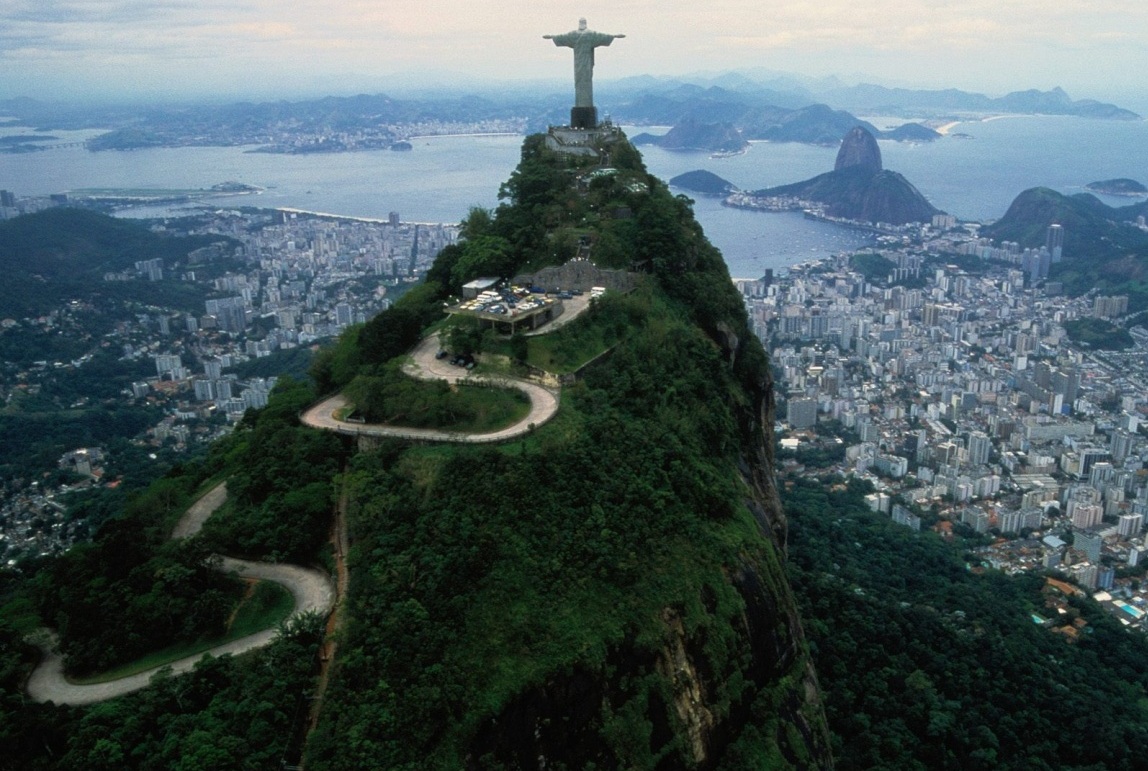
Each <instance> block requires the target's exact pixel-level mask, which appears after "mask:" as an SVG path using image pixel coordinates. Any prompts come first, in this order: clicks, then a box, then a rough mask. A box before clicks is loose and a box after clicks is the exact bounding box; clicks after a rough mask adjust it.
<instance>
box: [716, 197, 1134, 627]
mask: <svg viewBox="0 0 1148 771" xmlns="http://www.w3.org/2000/svg"><path fill="white" fill-rule="evenodd" d="M1062 237H1063V234H1062V233H1061V232H1059V226H1054V228H1053V229H1051V232H1050V233H1049V236H1048V246H1047V247H1045V248H1042V249H1039V250H1027V251H1021V250H1020V249H1018V248H1017V247H1016V246H1015V245H1010V244H1002V245H999V246H997V245H993V244H992V243H991V242H988V241H987V240H985V239H980V238H978V237H977V235H976V228H975V227H968V228H962V227H956V223H955V222H954V221H952V219H951V218H947V217H938V218H935V220H934V223H933V226H932V227H924V228H919V229H918V232H917V233H915V234H914V235H913V236H912V237H910V236H909V235H904V236H901V237H899V238H893V237H883V238H882V239H881V241H882V244H881V246H880V248H877V249H874V250H872V251H870V252H867V253H865V254H862V255H847V254H841V255H838V256H837V257H836V258H835V259H833V260H824V261H818V262H813V263H809V264H805V265H801V266H796V267H794V268H792V269H790V270H789V272H788V275H786V276H784V277H773V276H767V277H765V278H764V279H761V280H740V279H739V280H737V284H738V286H739V287H740V289H741V290H742V292H743V294H744V295H745V297H746V302H747V304H748V306H749V309H750V314H751V318H752V321H753V324H754V326H755V330H756V332H757V334H758V335H759V336H761V337H762V339H763V340H765V341H767V342H768V343H770V346H769V347H770V349H771V352H772V363H773V366H774V369H775V372H776V374H777V383H776V387H777V390H778V396H779V398H780V399H781V400H782V403H783V405H784V406H783V408H782V409H780V410H779V420H783V422H781V423H780V424H779V425H778V435H779V437H780V444H781V450H782V455H781V457H782V458H783V459H787V460H785V465H788V466H789V467H791V468H794V467H800V465H801V464H802V463H803V461H804V462H808V461H810V460H812V461H814V465H817V463H816V462H817V461H819V460H820V461H822V462H829V463H831V464H832V468H833V469H835V470H837V471H839V472H840V473H841V474H843V475H846V476H857V477H861V478H864V479H867V480H869V481H870V482H872V483H873V484H874V486H875V487H876V489H877V491H876V492H874V493H873V494H871V495H870V496H869V498H868V501H869V503H870V506H871V508H872V509H873V510H874V511H879V512H883V513H885V514H888V515H889V516H890V517H892V519H893V520H894V521H896V522H898V523H900V524H903V525H905V526H907V527H910V528H913V529H917V530H919V529H922V528H926V527H928V528H933V529H935V530H937V531H938V532H940V533H942V534H943V535H948V536H951V535H952V534H953V532H954V531H958V532H963V533H964V534H965V535H971V536H977V535H979V536H981V537H982V540H983V541H984V545H983V546H982V547H980V548H978V549H977V550H976V553H977V555H978V557H979V558H980V559H981V560H982V562H983V564H984V565H985V566H991V567H993V568H996V569H1000V570H1003V571H1005V572H1008V573H1014V572H1018V571H1028V570H1045V569H1052V570H1059V571H1061V572H1063V573H1064V574H1066V575H1068V576H1071V577H1072V578H1073V579H1075V581H1076V582H1077V583H1078V584H1079V586H1080V587H1083V589H1085V590H1088V591H1090V592H1094V591H1095V592H1098V593H1097V594H1096V598H1097V599H1098V600H1101V601H1103V602H1104V603H1106V604H1107V605H1108V606H1110V607H1111V608H1112V609H1113V610H1114V611H1118V616H1119V618H1120V620H1121V621H1122V622H1123V623H1124V624H1126V625H1134V626H1137V627H1139V628H1144V625H1143V620H1144V617H1145V615H1146V611H1148V596H1146V594H1145V591H1144V589H1146V588H1148V587H1144V586H1142V585H1141V581H1140V577H1141V576H1142V575H1143V572H1144V568H1143V566H1142V559H1143V556H1144V553H1145V541H1144V539H1143V532H1142V531H1143V526H1144V519H1145V514H1146V513H1148V509H1146V504H1145V499H1146V496H1148V470H1145V468H1144V454H1145V452H1146V451H1148V441H1146V440H1145V437H1144V434H1143V431H1142V430H1141V425H1142V420H1143V419H1144V415H1145V411H1146V410H1148V403H1146V402H1145V394H1146V393H1148V387H1146V386H1148V382H1146V379H1145V374H1146V372H1148V370H1146V369H1145V367H1146V365H1148V332H1145V330H1144V329H1142V328H1139V327H1135V326H1134V327H1132V330H1131V335H1132V338H1133V340H1134V345H1133V347H1131V348H1129V349H1127V350H1120V351H1117V350H1095V349H1091V348H1090V347H1089V346H1087V345H1082V344H1078V343H1074V342H1073V341H1072V339H1071V338H1070V337H1069V335H1068V334H1067V332H1066V329H1065V324H1066V323H1070V322H1073V321H1075V320H1080V319H1088V318H1097V319H1105V320H1108V319H1113V318H1118V317H1121V316H1126V315H1127V312H1128V308H1127V305H1128V298H1127V297H1124V296H1115V297H1110V296H1100V295H1097V294H1096V293H1090V294H1088V295H1085V296H1083V297H1076V298H1070V297H1066V296H1064V295H1063V294H1061V290H1060V287H1059V286H1058V285H1057V283H1056V282H1049V281H1046V280H1045V277H1046V276H1047V273H1048V267H1049V265H1050V263H1052V262H1055V261H1057V260H1058V259H1059V258H1060V256H1061V255H1060V250H1061V248H1062V247H1061V246H1060V243H1061V241H1062ZM874 255H876V256H877V257H874ZM875 262H880V263H882V264H883V265H884V267H885V268H887V273H882V272H881V270H877V271H876V272H874V270H873V269H872V266H873V265H874V263H875ZM858 265H866V266H869V268H870V269H869V270H868V271H866V272H867V273H868V276H867V275H865V274H863V273H862V272H861V271H860V270H858ZM782 468H784V466H783V467H782ZM1063 586H1066V587H1067V586H1068V585H1067V584H1064V585H1063ZM1058 607H1059V610H1060V612H1061V613H1064V607H1063V603H1060V604H1059V605H1058ZM1053 615H1055V613H1054V614H1053ZM1034 620H1036V621H1038V622H1039V623H1049V624H1051V623H1052V622H1050V621H1049V619H1046V618H1043V617H1034ZM1058 625H1059V624H1058ZM1062 631H1064V632H1065V633H1066V634H1069V635H1070V636H1072V635H1075V634H1076V633H1077V632H1076V627H1073V626H1071V625H1069V626H1067V627H1065V628H1064V629H1063V630H1062Z"/></svg>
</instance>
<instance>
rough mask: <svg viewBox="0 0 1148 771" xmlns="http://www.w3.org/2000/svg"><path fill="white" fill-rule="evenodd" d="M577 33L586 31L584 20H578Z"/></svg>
mask: <svg viewBox="0 0 1148 771" xmlns="http://www.w3.org/2000/svg"><path fill="white" fill-rule="evenodd" d="M578 31H579V32H585V31H586V20H585V19H579V20H578Z"/></svg>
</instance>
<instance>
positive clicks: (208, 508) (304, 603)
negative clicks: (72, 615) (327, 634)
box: [27, 482, 335, 705]
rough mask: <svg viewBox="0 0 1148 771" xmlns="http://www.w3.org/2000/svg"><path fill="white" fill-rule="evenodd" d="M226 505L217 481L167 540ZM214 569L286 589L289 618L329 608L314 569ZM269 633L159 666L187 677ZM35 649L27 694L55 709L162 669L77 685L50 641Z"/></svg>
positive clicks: (239, 565)
mask: <svg viewBox="0 0 1148 771" xmlns="http://www.w3.org/2000/svg"><path fill="white" fill-rule="evenodd" d="M226 500H227V483H226V482H223V483H220V484H218V485H216V486H215V487H213V488H212V489H211V490H209V491H208V492H207V493H205V494H204V495H203V496H202V497H201V498H200V499H199V500H198V501H196V502H195V503H194V504H192V505H191V507H190V508H188V510H187V513H185V514H184V515H183V517H181V518H180V520H179V523H178V524H177V525H176V526H175V529H174V530H173V531H172V538H189V537H191V536H193V535H195V534H196V533H198V532H199V531H200V529H201V528H202V527H203V523H204V522H206V521H207V518H208V517H210V516H211V514H212V513H214V512H215V510H216V509H218V508H219V507H220V506H222V505H223V503H224V501H226ZM219 569H220V570H223V571H225V572H235V573H238V574H239V576H240V577H241V578H255V579H260V580H265V581H274V582H275V583H277V584H280V585H282V586H284V587H286V588H287V590H288V591H290V592H291V596H292V597H294V598H295V610H294V611H292V615H293V616H294V615H297V614H300V613H307V612H310V611H315V612H318V613H320V614H326V613H328V612H330V610H331V608H333V607H334V605H335V587H334V585H333V584H332V583H331V578H330V577H329V576H328V575H327V574H326V573H323V572H321V571H318V570H314V569H311V568H305V567H301V566H299V565H288V564H272V563H267V562H251V561H249V560H240V559H234V558H232V557H224V558H223V559H222V562H221V563H220V565H219ZM275 632H276V630H275V629H265V630H263V631H262V632H256V633H255V634H251V635H248V636H246V637H241V638H239V639H238V640H232V641H231V642H229V643H224V644H223V645H217V646H216V647H214V648H211V649H210V650H208V651H205V652H203V653H197V654H195V655H193V656H187V657H185V658H182V659H179V660H177V661H173V662H171V663H170V664H166V665H164V666H166V667H170V668H171V671H172V673H173V674H181V673H183V672H188V671H190V670H191V669H192V667H194V666H195V665H196V664H197V663H198V662H199V661H200V660H201V659H202V658H203V657H204V656H206V655H208V654H210V655H212V656H222V655H224V654H231V655H238V654H240V653H246V652H247V651H250V650H253V649H255V648H259V647H262V646H264V645H267V644H268V643H270V642H271V641H272V640H273V639H275ZM41 649H42V650H43V653H44V658H43V659H42V660H41V661H40V664H39V666H37V667H36V669H35V670H33V672H32V675H31V677H29V679H28V684H27V691H28V695H29V696H31V697H32V699H33V700H35V701H53V702H55V703H57V704H71V705H82V704H94V703H95V702H99V701H104V700H106V699H111V698H115V697H116V696H122V695H124V694H126V693H131V692H132V691H138V690H139V689H141V688H144V687H146V686H147V685H148V683H150V682H151V678H152V677H153V676H154V675H155V674H156V673H157V672H159V671H160V669H163V668H164V667H153V668H151V669H148V670H145V671H143V672H139V673H137V674H134V675H129V676H127V677H121V678H119V679H116V680H109V681H108V682H106V683H92V684H90V685H80V684H77V683H70V682H68V680H67V678H65V677H64V660H63V657H62V656H60V654H59V652H58V651H57V650H56V648H55V645H54V640H53V639H52V638H51V637H50V636H48V639H46V640H45V641H44V642H43V643H42V644H41Z"/></svg>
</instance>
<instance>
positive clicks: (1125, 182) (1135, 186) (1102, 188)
mask: <svg viewBox="0 0 1148 771" xmlns="http://www.w3.org/2000/svg"><path fill="white" fill-rule="evenodd" d="M1084 189H1085V190H1089V191H1091V192H1093V193H1100V194H1102V195H1126V196H1129V197H1130V198H1136V197H1140V196H1145V195H1148V187H1144V185H1142V184H1141V183H1139V182H1137V181H1136V180H1134V179H1128V178H1127V177H1119V178H1117V179H1106V180H1103V181H1101V182H1089V183H1088V184H1087V185H1085V186H1084Z"/></svg>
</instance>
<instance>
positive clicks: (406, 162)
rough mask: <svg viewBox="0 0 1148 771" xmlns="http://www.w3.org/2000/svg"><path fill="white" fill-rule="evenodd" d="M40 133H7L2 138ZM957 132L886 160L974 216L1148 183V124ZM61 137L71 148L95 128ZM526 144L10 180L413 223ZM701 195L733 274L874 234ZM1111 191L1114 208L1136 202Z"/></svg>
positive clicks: (759, 173)
mask: <svg viewBox="0 0 1148 771" xmlns="http://www.w3.org/2000/svg"><path fill="white" fill-rule="evenodd" d="M878 125H881V124H880V122H878ZM641 130H648V129H641ZM628 131H629V133H631V134H632V133H635V132H636V131H638V130H637V129H629V130H628ZM27 132H28V130H27V129H20V128H11V127H7V128H4V129H0V135H2V134H17V133H27ZM952 132H953V134H965V135H967V136H966V137H960V136H955V135H953V134H950V135H949V136H947V137H945V138H943V139H940V140H938V141H936V142H932V143H921V144H912V143H896V142H885V141H883V142H881V143H880V145H881V152H882V154H883V156H884V161H885V167H886V168H889V169H893V170H894V171H898V172H901V173H902V174H904V175H905V176H906V177H907V178H908V179H909V180H910V181H911V182H913V183H914V184H915V185H916V186H917V187H918V188H919V189H920V190H921V192H922V193H923V194H924V195H925V196H926V197H927V198H928V199H929V200H930V201H931V202H932V203H933V205H934V206H937V207H938V208H940V209H943V210H945V211H947V212H949V213H951V214H954V215H956V216H957V217H959V218H962V219H970V220H980V221H987V220H991V219H996V218H999V217H1001V216H1002V215H1003V214H1004V213H1005V211H1006V210H1007V208H1008V205H1009V204H1010V203H1011V202H1012V200H1013V198H1015V197H1016V195H1017V194H1018V193H1019V192H1021V191H1022V190H1024V189H1026V188H1029V187H1034V186H1038V185H1043V186H1046V187H1051V188H1053V189H1056V190H1059V191H1061V192H1064V193H1077V192H1081V191H1082V190H1083V188H1084V185H1086V184H1087V183H1089V182H1092V181H1096V180H1100V179H1108V178H1112V177H1131V178H1132V179H1137V180H1140V181H1141V182H1145V183H1148V122H1145V121H1130V122H1125V121H1100V120H1089V119H1084V118H1071V117H1007V118H1001V119H995V120H989V121H985V122H968V123H962V124H959V125H958V126H956V127H954V128H953V129H952ZM52 133H53V135H54V136H58V137H60V142H61V143H64V144H67V143H72V142H76V141H80V140H82V139H84V138H86V137H88V136H91V135H92V133H93V132H52ZM521 141H522V140H521V137H513V136H488V137H474V136H467V137H433V138H423V139H418V140H416V141H415V143H414V145H415V146H414V149H413V150H412V151H411V152H392V151H389V150H380V151H372V152H362V153H344V154H335V155H271V154H264V153H250V152H246V150H248V149H249V148H233V147H227V148H218V147H183V148H162V149H150V150H136V151H130V152H103V153H90V152H87V151H86V150H84V149H82V148H80V147H63V148H61V149H57V150H49V151H45V152H36V153H27V154H19V155H0V188H4V189H7V190H12V191H14V192H16V193H17V194H18V195H46V194H49V193H57V192H66V191H68V190H75V189H81V188H92V187H100V188H152V189H165V188H168V189H170V188H208V187H210V186H211V185H214V184H216V183H219V182H224V181H229V180H235V181H238V182H244V183H247V184H251V185H258V186H260V187H262V188H265V192H264V193H262V194H261V195H258V196H244V197H239V198H221V199H217V200H215V201H213V203H217V204H218V205H220V206H229V205H231V206H234V205H240V204H243V205H257V206H266V207H276V206H283V207H293V208H299V209H309V210H315V211H324V212H330V213H334V214H343V215H349V216H360V217H380V218H381V217H386V216H387V214H388V213H389V212H391V211H397V212H399V213H400V215H401V216H402V218H403V219H404V220H409V221H416V222H457V221H459V220H461V219H462V218H463V217H464V216H465V215H466V212H467V211H468V209H469V208H470V207H471V206H484V207H492V206H496V205H497V204H498V197H497V194H498V186H499V185H500V184H501V183H502V182H503V181H505V180H506V178H507V177H508V176H509V175H510V172H511V171H512V170H513V169H514V167H515V165H516V164H517V163H518V157H519V148H520V146H521ZM642 153H643V156H644V157H645V160H646V164H647V166H648V167H649V169H650V171H651V172H653V173H654V174H657V175H658V176H660V177H662V178H663V179H669V178H671V177H673V176H675V175H677V174H680V173H682V172H685V171H690V170H692V169H707V170H709V171H712V172H714V173H715V174H718V175H720V176H722V177H724V178H726V179H728V180H729V181H731V182H732V183H734V184H735V185H737V186H738V187H741V188H743V189H756V188H762V187H769V186H772V185H780V184H785V183H789V182H796V181H798V180H801V179H806V178H808V177H811V176H813V175H815V174H819V173H821V172H823V171H828V170H829V169H831V168H833V162H834V159H835V157H836V149H835V148H826V147H811V146H807V145H799V144H784V143H783V144H773V143H760V142H759V143H754V144H752V145H751V147H750V149H749V150H748V152H746V153H744V154H742V155H738V156H734V157H730V158H712V157H710V156H709V155H708V154H706V153H681V152H671V151H667V150H662V149H660V148H656V147H643V148H642ZM691 197H694V198H695V201H696V202H695V207H694V208H695V212H696V214H697V217H698V220H699V221H700V222H701V224H702V226H703V227H704V228H705V230H706V233H707V235H709V237H710V239H711V240H712V241H713V242H714V244H716V245H717V246H718V248H720V249H721V250H722V253H723V254H724V255H725V258H726V262H727V264H728V265H729V269H730V273H731V274H732V275H734V276H738V277H754V276H760V275H761V274H762V272H763V271H764V269H766V268H774V269H778V268H784V267H785V266H788V265H792V264H794V263H796V262H800V261H804V260H808V259H811V258H814V257H819V256H823V255H826V254H832V253H835V252H838V251H841V250H843V249H852V248H857V247H859V246H861V245H862V244H864V243H866V242H867V241H866V239H867V237H866V236H864V235H862V234H860V233H857V232H855V231H851V230H847V229H843V228H838V227H835V226H831V225H826V224H823V223H816V222H810V221H807V220H805V219H804V218H802V217H801V215H799V214H793V213H788V214H771V213H764V212H750V211H742V210H738V209H729V208H726V207H723V206H721V204H720V202H719V201H717V200H714V199H707V198H702V197H698V196H691ZM1102 200H1104V201H1105V202H1106V203H1109V204H1112V205H1122V204H1126V203H1130V202H1131V201H1130V200H1129V199H1120V198H1111V197H1102ZM167 213H170V210H169V209H159V210H157V209H137V210H133V211H131V212H127V213H126V214H128V215H134V216H162V215H164V214H167Z"/></svg>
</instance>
